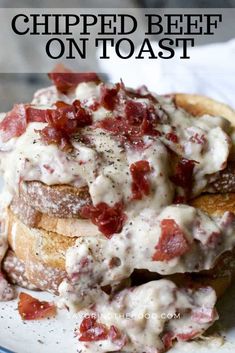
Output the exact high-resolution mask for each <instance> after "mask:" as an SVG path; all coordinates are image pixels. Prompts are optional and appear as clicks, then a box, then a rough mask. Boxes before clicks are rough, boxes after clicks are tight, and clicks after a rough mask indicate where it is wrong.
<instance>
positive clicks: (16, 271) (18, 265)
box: [2, 250, 38, 290]
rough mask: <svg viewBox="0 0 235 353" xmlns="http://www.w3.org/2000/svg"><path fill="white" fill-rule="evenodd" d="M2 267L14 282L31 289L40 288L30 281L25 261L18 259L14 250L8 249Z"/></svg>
mask: <svg viewBox="0 0 235 353" xmlns="http://www.w3.org/2000/svg"><path fill="white" fill-rule="evenodd" d="M2 269H3V271H4V272H5V273H6V275H7V278H8V280H9V281H10V282H11V283H12V284H16V285H18V286H20V287H23V288H27V289H31V290H37V289H38V288H37V287H36V286H35V285H33V284H32V283H30V281H29V279H28V277H27V275H26V272H25V264H24V262H23V261H21V260H20V259H18V258H17V256H16V254H15V253H14V252H13V251H12V250H8V252H7V254H6V256H5V258H4V261H3V264H2Z"/></svg>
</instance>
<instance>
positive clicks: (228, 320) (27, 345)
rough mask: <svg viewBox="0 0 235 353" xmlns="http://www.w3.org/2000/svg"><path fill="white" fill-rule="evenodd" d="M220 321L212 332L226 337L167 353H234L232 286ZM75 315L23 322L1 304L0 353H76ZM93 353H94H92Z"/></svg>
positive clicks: (8, 305) (37, 294)
mask: <svg viewBox="0 0 235 353" xmlns="http://www.w3.org/2000/svg"><path fill="white" fill-rule="evenodd" d="M23 291H24V292H28V293H30V294H32V295H33V296H35V297H36V298H39V299H43V300H48V301H52V300H55V297H53V296H52V295H50V294H48V293H40V292H30V291H26V290H23ZM217 307H218V311H219V314H220V320H219V321H218V322H217V324H216V328H215V330H214V331H216V332H218V331H219V332H220V333H221V334H222V335H223V336H226V339H225V342H224V343H222V342H223V340H222V338H221V337H218V338H213V339H210V340H207V341H200V342H196V343H195V342H190V343H181V344H176V346H175V347H174V348H173V349H172V350H171V351H169V352H170V353H211V352H213V353H234V352H235V284H234V286H233V287H231V288H230V289H229V290H228V292H227V293H226V295H225V296H224V298H223V300H221V301H220V302H219V303H218V306H217ZM77 318H78V316H77V314H71V313H68V312H67V311H66V310H58V315H57V317H56V318H55V319H54V318H53V319H49V320H47V319H46V320H41V321H22V320H21V318H20V316H19V314H18V311H17V300H14V301H11V302H8V303H0V353H55V352H56V353H65V352H68V351H69V353H77V352H78V350H77V338H76V337H75V336H74V329H75V327H76V326H77ZM94 353H95V352H94Z"/></svg>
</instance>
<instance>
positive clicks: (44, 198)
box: [20, 94, 235, 218]
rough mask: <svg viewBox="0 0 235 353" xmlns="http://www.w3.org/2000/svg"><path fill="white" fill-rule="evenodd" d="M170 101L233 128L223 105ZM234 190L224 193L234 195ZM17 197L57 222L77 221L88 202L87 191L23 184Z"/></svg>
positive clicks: (193, 99)
mask: <svg viewBox="0 0 235 353" xmlns="http://www.w3.org/2000/svg"><path fill="white" fill-rule="evenodd" d="M173 97H174V101H175V104H176V106H177V107H180V108H182V109H184V110H185V111H187V112H189V113H190V114H192V115H194V116H198V117H200V116H202V115H203V114H209V115H212V116H222V117H224V118H226V119H228V120H229V121H230V122H231V123H232V126H233V127H235V112H234V110H233V109H231V108H230V107H228V106H227V105H225V104H222V103H219V102H217V101H215V100H213V99H210V98H207V97H204V96H200V95H190V94H174V95H173ZM234 152H235V148H234V151H232V155H233V156H235V153H234ZM234 189H235V188H234ZM234 189H233V190H226V192H227V191H228V192H234ZM20 197H21V198H23V199H24V201H25V203H26V204H29V205H33V207H34V208H35V210H36V211H39V212H41V213H43V214H46V215H48V216H51V217H57V218H78V217H80V209H81V207H82V206H83V205H85V204H87V203H90V202H91V199H90V195H89V191H88V188H87V187H82V188H76V187H73V186H69V185H53V186H48V185H45V184H43V183H41V182H38V181H30V182H24V183H22V185H21V188H20Z"/></svg>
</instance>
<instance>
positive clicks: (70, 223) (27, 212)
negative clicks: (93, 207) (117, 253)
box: [10, 197, 100, 237]
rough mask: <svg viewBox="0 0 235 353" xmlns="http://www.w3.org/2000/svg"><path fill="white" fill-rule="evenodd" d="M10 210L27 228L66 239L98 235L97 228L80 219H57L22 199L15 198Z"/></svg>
mask: <svg viewBox="0 0 235 353" xmlns="http://www.w3.org/2000/svg"><path fill="white" fill-rule="evenodd" d="M10 209H11V211H12V212H13V214H14V215H15V216H17V218H18V219H19V220H20V221H21V222H23V223H24V224H25V225H26V226H28V227H29V228H38V229H42V230H45V231H48V232H54V233H58V234H60V235H63V236H67V237H81V236H95V235H97V234H100V232H99V230H98V227H97V226H96V225H94V224H93V223H91V222H90V221H89V220H86V219H81V218H58V217H51V216H50V215H47V214H45V213H41V212H39V211H37V210H36V209H35V208H33V207H32V206H31V205H29V204H26V203H25V202H24V199H22V198H19V197H15V198H14V199H13V201H12V203H11V205H10Z"/></svg>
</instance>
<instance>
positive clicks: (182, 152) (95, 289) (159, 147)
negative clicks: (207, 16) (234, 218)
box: [0, 83, 235, 353]
mask: <svg viewBox="0 0 235 353" xmlns="http://www.w3.org/2000/svg"><path fill="white" fill-rule="evenodd" d="M100 89H101V85H96V84H95V83H82V84H80V85H78V87H77V89H76V90H75V91H74V92H73V93H72V94H71V95H69V96H64V95H61V94H58V92H57V91H56V90H55V88H53V87H52V88H49V89H46V90H41V91H40V92H39V93H37V94H36V95H35V98H34V100H33V105H34V106H36V107H38V108H40V109H43V108H46V107H48V106H53V104H54V103H55V102H56V101H57V100H64V101H66V102H68V103H71V102H72V101H73V100H74V99H79V100H80V101H81V102H82V104H83V106H85V107H87V108H89V107H90V106H92V105H93V104H94V103H95V101H96V100H98V99H99V96H100ZM154 96H155V98H156V99H157V101H158V102H157V103H155V110H156V111H158V112H159V117H160V121H159V125H158V130H159V131H160V132H161V136H160V137H159V138H154V137H152V136H145V137H144V145H145V146H144V148H142V149H136V148H134V147H131V146H126V147H125V148H124V147H123V145H121V144H120V142H119V141H118V139H117V138H115V137H114V136H112V135H111V134H110V133H109V132H107V131H105V130H103V129H101V128H96V129H94V128H93V127H86V128H84V129H82V134H84V135H85V136H86V137H87V138H88V139H89V141H90V142H89V144H85V143H82V142H81V141H80V140H79V138H77V137H75V138H73V139H72V141H71V142H72V144H73V146H74V151H73V152H72V153H65V152H62V151H61V150H59V149H58V148H57V146H56V145H49V146H48V145H45V144H43V142H42V141H41V140H40V138H39V134H38V133H37V131H36V130H40V129H42V128H43V127H44V126H45V124H43V123H30V124H28V126H27V129H26V131H25V133H24V134H23V135H21V136H20V137H18V138H12V139H11V140H9V141H8V142H5V143H2V142H1V141H0V157H1V161H0V170H1V173H2V175H3V178H4V180H5V189H6V190H7V191H8V192H9V193H10V194H11V195H13V194H14V193H16V192H17V190H18V185H19V182H20V181H22V180H24V181H30V180H38V181H41V182H43V183H45V184H47V185H54V184H70V185H75V186H77V187H80V186H84V185H88V187H89V192H90V195H91V199H92V202H93V205H94V206H96V205H97V204H99V203H101V202H105V203H106V204H107V205H109V206H113V205H115V204H116V203H117V202H123V203H124V205H125V209H124V212H125V214H126V216H127V220H126V222H125V224H124V227H123V229H122V231H121V232H120V233H119V234H114V235H113V236H112V238H111V239H107V238H105V236H103V235H100V233H99V232H98V231H97V237H92V238H89V237H86V234H84V237H80V238H78V240H77V243H76V246H74V247H73V248H71V249H69V250H68V252H67V255H66V269H67V272H68V275H69V277H70V278H74V279H73V280H70V281H69V280H66V281H64V282H63V283H62V284H61V286H60V295H61V302H62V303H64V304H66V306H68V307H70V308H75V309H81V308H86V307H89V306H90V305H91V304H94V303H96V304H97V311H98V313H99V315H101V316H102V315H104V313H105V311H106V307H107V305H108V303H107V300H108V299H107V298H104V294H102V293H103V292H101V290H100V286H103V285H115V284H118V283H119V282H121V281H122V280H123V279H125V278H128V277H129V276H130V275H131V273H132V272H133V270H134V269H147V270H149V271H153V272H157V273H160V274H163V275H164V274H172V273H177V272H195V271H200V270H205V269H210V268H211V267H212V266H213V265H214V263H215V261H216V259H217V258H218V256H219V255H220V254H221V253H223V252H225V251H227V250H231V249H232V248H233V247H234V244H235V238H234V236H233V232H232V231H231V229H230V228H229V227H227V228H226V227H223V226H222V223H223V221H224V222H225V221H226V217H228V215H227V214H225V215H224V219H222V220H221V219H219V220H218V219H213V217H209V216H208V215H206V214H204V213H203V212H201V211H199V210H197V209H195V208H193V207H190V206H187V205H172V203H173V198H174V193H175V190H176V189H177V187H176V186H175V185H174V183H173V182H172V181H171V179H170V171H171V165H172V163H174V161H173V159H172V155H171V154H170V153H169V152H168V151H169V150H171V151H173V152H174V153H175V154H177V155H178V156H180V157H184V158H187V159H190V160H194V161H196V162H197V163H195V167H194V171H193V185H192V195H193V196H195V195H198V194H200V193H201V192H202V191H203V189H204V188H205V187H206V185H207V182H208V176H210V177H215V176H216V173H217V172H218V171H220V170H221V169H223V168H225V166H226V163H227V158H228V155H229V151H230V147H231V142H230V137H229V130H230V125H229V122H227V121H226V120H225V119H223V118H220V117H210V116H203V117H201V118H194V117H192V116H190V115H189V114H187V113H186V112H184V111H183V110H181V109H176V107H175V105H174V104H173V102H172V101H171V99H170V98H167V97H160V96H157V95H154ZM134 100H135V102H140V103H142V104H143V105H148V104H149V100H148V99H147V98H136V99H134ZM119 109H120V111H119V113H120V114H121V113H122V112H123V107H121V108H119ZM110 116H112V112H110V111H108V110H107V109H105V108H103V107H101V108H99V109H98V110H96V111H95V112H92V117H93V121H94V122H97V121H101V120H103V119H105V118H107V117H110ZM170 133H174V134H175V135H177V138H178V142H177V143H175V142H172V141H171V139H169V138H167V136H168V134H170ZM141 160H144V161H147V162H148V163H149V165H150V168H151V171H150V172H149V174H148V182H149V185H150V188H151V192H150V195H148V196H144V197H143V198H142V199H141V200H138V201H137V200H133V199H132V190H131V185H132V176H131V173H130V165H131V164H133V163H135V162H138V161H141ZM48 166H49V167H50V168H48ZM164 219H171V220H174V221H175V223H177V225H178V226H179V227H180V229H181V230H182V231H183V233H184V236H185V238H186V241H187V244H188V246H189V250H188V251H187V252H186V253H185V254H183V255H182V256H176V257H175V258H173V259H171V260H168V261H154V260H153V255H154V252H155V251H156V247H157V245H158V243H159V240H160V238H161V226H160V224H161V221H162V220H164ZM225 223H226V222H225ZM213 234H216V235H218V237H219V242H218V243H217V242H215V243H212V244H211V242H210V238H211V236H212V235H213ZM1 239H3V238H1ZM84 258H85V259H87V260H88V261H87V267H86V268H85V270H84V269H82V268H81V260H83V259H84ZM113 259H115V266H110V263H112V261H113ZM75 274H79V276H77V277H76V276H74V275H75ZM146 293H148V298H147V299H146ZM207 294H208V293H207ZM193 295H194V294H189V293H183V292H181V291H180V290H177V289H176V288H175V286H174V284H173V283H171V282H169V281H159V282H150V283H148V284H146V285H144V286H143V287H140V288H137V289H134V290H130V291H125V292H124V293H122V294H120V296H119V299H118V300H117V299H115V300H114V301H113V302H111V303H109V309H110V312H111V313H120V312H121V313H123V312H124V311H125V310H124V309H123V305H124V304H123V303H125V305H124V307H125V309H126V310H130V311H131V312H138V311H139V312H143V311H145V309H146V310H147V309H148V310H150V311H151V312H157V313H160V314H161V313H162V312H163V311H164V310H168V309H169V310H170V312H171V313H172V312H175V311H176V309H177V308H182V309H185V308H189V309H190V310H194V306H196V307H197V306H198V305H199V304H198V303H196V302H195V301H193V304H192V301H191V297H192V296H193ZM174 296H176V297H174ZM195 296H197V300H199V299H198V298H199V297H200V301H201V302H200V305H201V304H204V301H205V302H206V303H209V304H208V306H209V307H210V308H211V307H213V306H214V301H215V298H214V293H213V291H212V290H211V292H210V296H209V299H208V296H207V295H205V293H204V294H203V295H202V294H201V293H200V291H199V292H197V293H196V294H195ZM198 296H199V297H198ZM173 297H174V300H173ZM194 299H195V298H194ZM194 299H193V300H194ZM143 302H145V303H146V304H145V305H143ZM195 303H196V304H195ZM102 319H103V318H102ZM113 320H114V319H113V317H112V318H111V319H110V321H109V320H107V319H106V318H104V320H103V322H104V323H105V324H107V325H109V324H111V323H114V321H115V320H114V321H113ZM189 320H190V318H189V316H188V314H187V315H186V316H185V315H184V316H183V321H180V322H179V323H180V326H181V328H182V327H183V328H185V330H187V329H188V327H189V326H188V325H189ZM212 321H213V320H212ZM115 323H116V324H117V326H118V328H119V329H120V330H123V331H124V332H126V335H127V336H128V344H127V345H126V347H125V349H126V350H127V351H128V350H130V349H131V351H132V352H142V349H145V351H146V352H149V353H150V352H151V353H155V352H158V349H161V342H160V338H159V334H160V333H162V331H163V326H164V323H165V321H164V320H162V319H161V320H159V319H156V320H155V321H154V320H153V321H152V320H149V321H148V322H143V321H138V320H134V321H132V323H131V325H130V324H129V323H128V321H127V320H118V321H115ZM204 324H205V325H204V326H203V330H204V329H205V328H206V327H207V325H209V323H207V322H206V323H204ZM169 325H173V326H174V324H173V323H169ZM195 325H196V324H195ZM197 325H198V323H197ZM199 326H200V325H199ZM172 329H174V330H177V328H176V327H173V328H172ZM199 331H200V330H199ZM146 342H147V343H146ZM99 343H100V342H98V345H97V346H96V348H95V351H97V352H107V351H114V350H117V348H118V347H114V346H110V342H102V344H101V345H100V344H99ZM144 344H145V345H144ZM146 344H147V346H146ZM97 347H100V348H97ZM146 347H147V348H146ZM83 348H84V347H83ZM88 348H89V347H88ZM122 348H123V347H122ZM89 349H90V350H89ZM89 349H88V351H89V352H94V347H93V346H92V345H91V348H89ZM92 349H93V350H92ZM99 349H100V350H99ZM118 349H119V348H118ZM125 349H124V350H125Z"/></svg>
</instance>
